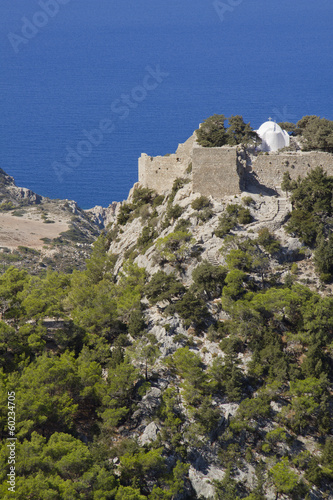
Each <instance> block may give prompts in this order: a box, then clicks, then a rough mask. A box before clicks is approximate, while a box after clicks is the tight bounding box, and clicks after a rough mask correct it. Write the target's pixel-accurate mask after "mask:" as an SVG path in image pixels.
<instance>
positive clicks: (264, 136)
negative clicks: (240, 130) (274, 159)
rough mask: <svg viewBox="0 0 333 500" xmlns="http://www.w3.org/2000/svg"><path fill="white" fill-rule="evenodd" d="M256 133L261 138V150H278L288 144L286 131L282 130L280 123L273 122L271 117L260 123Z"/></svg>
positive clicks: (288, 138)
mask: <svg viewBox="0 0 333 500" xmlns="http://www.w3.org/2000/svg"><path fill="white" fill-rule="evenodd" d="M257 134H258V135H259V137H260V138H261V140H262V144H261V147H260V149H261V151H264V152H268V151H278V150H279V149H282V148H285V147H287V146H289V144H290V137H289V134H288V132H286V131H285V130H283V129H282V128H281V127H280V125H278V124H277V123H275V122H273V121H272V120H271V119H270V120H269V121H267V122H265V123H263V124H262V125H261V127H260V128H259V129H258V130H257Z"/></svg>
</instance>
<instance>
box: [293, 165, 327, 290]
mask: <svg viewBox="0 0 333 500" xmlns="http://www.w3.org/2000/svg"><path fill="white" fill-rule="evenodd" d="M288 187H289V190H290V191H291V193H292V195H291V201H292V204H293V211H292V213H291V217H290V220H289V222H288V225H287V230H288V231H289V232H290V233H293V234H295V235H297V236H298V237H299V238H300V239H301V241H303V242H304V244H305V245H308V246H310V247H312V248H314V249H315V250H316V251H315V263H316V267H317V270H318V271H319V273H320V274H321V277H322V280H323V281H330V280H331V279H332V277H333V261H332V256H333V238H332V229H333V222H332V216H333V203H332V193H333V177H331V176H328V175H327V174H326V172H324V171H323V169H322V168H321V167H317V168H316V169H314V170H312V171H311V172H310V173H309V174H308V175H307V177H305V178H304V179H299V180H298V181H297V182H291V183H290V184H289V186H288Z"/></svg>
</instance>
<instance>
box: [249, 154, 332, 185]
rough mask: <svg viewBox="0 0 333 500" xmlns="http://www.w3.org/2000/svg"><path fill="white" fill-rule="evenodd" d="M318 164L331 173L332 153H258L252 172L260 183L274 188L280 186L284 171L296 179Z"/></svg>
mask: <svg viewBox="0 0 333 500" xmlns="http://www.w3.org/2000/svg"><path fill="white" fill-rule="evenodd" d="M318 166H321V167H323V169H324V170H325V171H326V172H327V173H328V174H329V175H333V155H332V154H330V153H323V152H320V151H318V152H308V153H307V152H298V153H274V154H272V153H271V154H269V155H260V156H258V157H257V158H256V159H255V160H254V161H253V163H252V172H253V174H254V175H255V177H256V178H257V180H258V181H259V182H260V184H262V185H264V186H266V187H268V188H273V189H275V188H277V187H280V186H281V182H282V179H283V174H284V172H289V174H290V177H291V178H292V179H297V178H298V176H301V177H305V176H306V175H307V174H308V173H309V172H310V171H311V169H313V168H315V167H318Z"/></svg>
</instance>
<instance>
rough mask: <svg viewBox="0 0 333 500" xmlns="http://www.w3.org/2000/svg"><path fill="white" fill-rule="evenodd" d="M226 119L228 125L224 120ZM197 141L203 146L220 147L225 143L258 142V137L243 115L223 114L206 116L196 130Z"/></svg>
mask: <svg viewBox="0 0 333 500" xmlns="http://www.w3.org/2000/svg"><path fill="white" fill-rule="evenodd" d="M226 120H228V127H227V128H226V127H225V122H226ZM196 134H197V138H198V143H199V144H200V145H201V146H204V147H221V146H224V145H226V144H228V145H229V146H236V145H237V144H249V143H253V142H259V141H260V138H259V136H258V135H257V133H256V132H254V130H253V129H252V127H251V126H250V124H249V123H244V120H243V117H242V116H239V115H235V116H234V115H233V116H231V117H230V118H226V117H225V116H224V115H213V116H210V117H209V118H207V119H206V120H205V121H204V122H203V123H202V124H201V126H200V128H199V129H198V130H196Z"/></svg>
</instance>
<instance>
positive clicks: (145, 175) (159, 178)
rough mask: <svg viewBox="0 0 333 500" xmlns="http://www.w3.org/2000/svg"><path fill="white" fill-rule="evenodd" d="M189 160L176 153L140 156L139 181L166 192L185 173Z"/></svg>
mask: <svg viewBox="0 0 333 500" xmlns="http://www.w3.org/2000/svg"><path fill="white" fill-rule="evenodd" d="M187 167H188V161H185V162H184V161H183V159H182V158H181V157H179V156H177V155H175V154H173V155H170V156H155V157H152V156H148V155H146V154H142V155H141V157H140V158H139V182H140V184H142V185H143V186H145V187H148V188H150V189H154V190H155V191H157V192H158V193H164V192H166V191H169V190H170V189H171V188H172V185H173V182H174V180H175V179H177V177H182V176H184V175H185V170H186V168H187Z"/></svg>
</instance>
